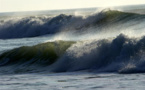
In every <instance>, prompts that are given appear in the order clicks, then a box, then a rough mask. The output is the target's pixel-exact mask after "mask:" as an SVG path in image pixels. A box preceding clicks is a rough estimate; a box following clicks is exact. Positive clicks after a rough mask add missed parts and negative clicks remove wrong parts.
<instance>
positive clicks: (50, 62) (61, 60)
mask: <svg viewBox="0 0 145 90" xmlns="http://www.w3.org/2000/svg"><path fill="white" fill-rule="evenodd" d="M144 57H145V37H142V38H129V37H127V36H125V35H123V34H120V35H119V36H117V37H116V38H114V39H103V40H89V41H78V42H76V43H75V42H72V41H58V42H48V43H44V44H38V45H36V46H32V47H20V48H16V49H13V50H10V51H7V52H5V53H3V54H2V55H1V56H0V66H1V68H0V72H10V71H11V72H15V73H20V72H25V73H26V72H32V71H33V72H36V71H37V72H38V71H39V70H41V71H43V70H44V71H48V72H69V71H80V70H92V71H95V72H118V73H142V72H145V67H144V66H145V58H144ZM8 67H10V68H8ZM12 67H13V68H12ZM14 67H15V68H14ZM42 69H43V70H42Z"/></svg>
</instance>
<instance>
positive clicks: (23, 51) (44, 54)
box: [0, 41, 75, 67]
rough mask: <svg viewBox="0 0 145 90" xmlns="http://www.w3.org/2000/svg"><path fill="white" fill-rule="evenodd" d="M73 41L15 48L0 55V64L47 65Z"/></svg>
mask: <svg viewBox="0 0 145 90" xmlns="http://www.w3.org/2000/svg"><path fill="white" fill-rule="evenodd" d="M74 43H75V42H73V41H55V42H47V43H42V44H38V45H35V46H23V47H20V48H16V49H13V50H10V51H7V52H5V53H3V54H1V55H0V66H9V65H18V66H19V65H24V66H25V65H26V67H27V66H29V65H37V66H45V65H47V66H48V65H51V64H52V63H54V62H55V61H56V60H57V59H58V58H59V57H60V56H61V55H63V54H64V53H65V51H66V50H67V49H68V48H69V47H70V46H71V45H72V44H74Z"/></svg>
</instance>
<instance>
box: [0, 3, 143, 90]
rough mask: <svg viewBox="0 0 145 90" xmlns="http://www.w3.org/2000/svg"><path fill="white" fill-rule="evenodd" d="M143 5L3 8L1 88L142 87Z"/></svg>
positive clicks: (79, 89) (126, 89)
mask: <svg viewBox="0 0 145 90" xmlns="http://www.w3.org/2000/svg"><path fill="white" fill-rule="evenodd" d="M144 73H145V6H144V5H135V6H119V7H110V8H86V9H72V10H55V11H33V12H9V13H0V90H97V89H98V90H100V89H102V90H122V89H123V90H144V88H145V86H144V83H145V74H144Z"/></svg>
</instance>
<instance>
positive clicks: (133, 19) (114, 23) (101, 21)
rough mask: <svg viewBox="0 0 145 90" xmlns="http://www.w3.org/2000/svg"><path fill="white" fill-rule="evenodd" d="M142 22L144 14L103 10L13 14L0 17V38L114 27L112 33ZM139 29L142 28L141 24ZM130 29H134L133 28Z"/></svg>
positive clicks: (86, 31)
mask: <svg viewBox="0 0 145 90" xmlns="http://www.w3.org/2000/svg"><path fill="white" fill-rule="evenodd" d="M144 21H145V15H140V14H135V13H126V12H121V11H113V10H103V11H101V12H99V13H95V14H92V15H88V16H85V17H84V16H75V15H65V14H60V15H58V16H53V17H52V16H27V17H13V18H6V19H2V20H0V38H1V39H11V38H24V37H36V36H42V35H47V34H49V35H50V34H56V33H60V32H67V31H73V32H75V34H76V33H77V34H78V33H80V32H81V33H83V34H84V33H88V32H91V31H93V33H94V31H99V32H100V31H105V32H108V31H110V30H112V29H115V31H114V32H116V31H117V30H118V31H121V30H124V29H126V28H132V27H134V26H137V25H139V23H143V22H144ZM141 28H143V25H142V27H141ZM116 29H117V30H116ZM133 29H134V30H136V28H133ZM24 32H25V33H24ZM95 33H96V32H95Z"/></svg>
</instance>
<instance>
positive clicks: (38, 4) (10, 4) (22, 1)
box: [0, 0, 145, 12]
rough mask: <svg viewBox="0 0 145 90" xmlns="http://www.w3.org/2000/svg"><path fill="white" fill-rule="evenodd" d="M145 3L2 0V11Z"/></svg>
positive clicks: (143, 1)
mask: <svg viewBox="0 0 145 90" xmlns="http://www.w3.org/2000/svg"><path fill="white" fill-rule="evenodd" d="M133 4H145V0H0V12H10V11H32V10H52V9H70V8H85V7H105V6H118V5H133Z"/></svg>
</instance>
